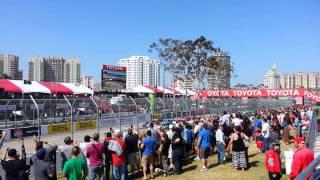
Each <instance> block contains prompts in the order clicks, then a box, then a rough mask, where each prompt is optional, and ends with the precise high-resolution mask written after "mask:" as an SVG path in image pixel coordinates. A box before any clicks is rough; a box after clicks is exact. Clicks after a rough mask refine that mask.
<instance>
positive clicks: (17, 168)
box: [1, 139, 29, 180]
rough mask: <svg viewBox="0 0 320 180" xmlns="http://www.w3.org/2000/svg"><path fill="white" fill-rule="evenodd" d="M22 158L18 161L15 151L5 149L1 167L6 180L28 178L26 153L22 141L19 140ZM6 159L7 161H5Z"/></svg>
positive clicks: (23, 179)
mask: <svg viewBox="0 0 320 180" xmlns="http://www.w3.org/2000/svg"><path fill="white" fill-rule="evenodd" d="M20 144H21V149H22V156H21V159H20V156H19V154H18V153H17V150H16V149H9V148H7V149H6V152H5V153H4V154H3V157H2V160H1V165H2V168H3V170H4V171H5V173H6V175H5V179H6V180H26V179H28V176H29V167H28V166H27V165H26V151H25V147H24V142H23V139H20ZM7 155H8V159H7ZM6 159H7V160H6Z"/></svg>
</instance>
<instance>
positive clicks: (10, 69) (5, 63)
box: [0, 54, 22, 80]
mask: <svg viewBox="0 0 320 180" xmlns="http://www.w3.org/2000/svg"><path fill="white" fill-rule="evenodd" d="M21 73H22V71H19V56H15V55H10V54H1V55H0V74H6V75H7V76H8V77H9V78H10V79H18V80H21V79H22V76H21Z"/></svg>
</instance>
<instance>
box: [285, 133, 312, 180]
mask: <svg viewBox="0 0 320 180" xmlns="http://www.w3.org/2000/svg"><path fill="white" fill-rule="evenodd" d="M294 142H295V145H296V148H297V149H296V151H295V152H294V155H293V161H292V165H291V173H290V179H295V178H296V177H297V176H298V175H299V174H300V173H301V172H302V171H303V170H304V169H305V168H306V167H307V166H308V165H309V164H310V163H311V162H312V161H313V159H314V153H313V152H312V151H310V150H309V149H308V148H307V147H305V145H304V139H303V138H302V137H298V138H295V139H294Z"/></svg>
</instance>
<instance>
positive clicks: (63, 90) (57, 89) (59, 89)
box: [40, 82, 73, 95]
mask: <svg viewBox="0 0 320 180" xmlns="http://www.w3.org/2000/svg"><path fill="white" fill-rule="evenodd" d="M40 84H41V85H43V86H45V87H46V88H48V89H49V90H50V91H51V93H52V94H66V95H72V94H73V91H72V90H71V89H69V88H67V87H66V86H64V85H62V84H61V83H57V82H40Z"/></svg>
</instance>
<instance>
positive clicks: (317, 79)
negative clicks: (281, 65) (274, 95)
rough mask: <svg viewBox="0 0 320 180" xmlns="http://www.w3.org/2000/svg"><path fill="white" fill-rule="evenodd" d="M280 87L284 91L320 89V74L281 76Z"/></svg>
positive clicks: (299, 73)
mask: <svg viewBox="0 0 320 180" xmlns="http://www.w3.org/2000/svg"><path fill="white" fill-rule="evenodd" d="M280 79H281V80H280V86H281V88H284V89H292V88H305V89H319V88H320V73H318V72H311V73H304V72H297V73H291V74H282V75H281V76H280Z"/></svg>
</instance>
